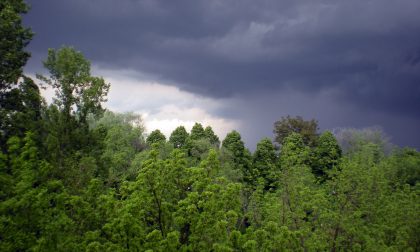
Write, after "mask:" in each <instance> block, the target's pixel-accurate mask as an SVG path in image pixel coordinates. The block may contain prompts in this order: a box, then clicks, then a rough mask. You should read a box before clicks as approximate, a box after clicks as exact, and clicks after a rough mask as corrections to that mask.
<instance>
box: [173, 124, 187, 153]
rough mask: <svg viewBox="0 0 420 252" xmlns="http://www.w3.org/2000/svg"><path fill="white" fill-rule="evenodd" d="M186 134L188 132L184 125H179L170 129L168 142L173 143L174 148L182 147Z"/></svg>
mask: <svg viewBox="0 0 420 252" xmlns="http://www.w3.org/2000/svg"><path fill="white" fill-rule="evenodd" d="M188 136H189V134H188V132H187V130H185V127H184V126H179V127H177V128H176V129H175V130H174V131H172V133H171V136H170V137H169V142H171V143H172V144H173V145H174V148H182V147H184V146H185V144H186V142H187V139H188Z"/></svg>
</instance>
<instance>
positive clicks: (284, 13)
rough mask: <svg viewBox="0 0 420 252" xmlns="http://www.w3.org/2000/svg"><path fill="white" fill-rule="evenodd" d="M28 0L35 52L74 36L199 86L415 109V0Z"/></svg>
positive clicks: (394, 110) (418, 37)
mask: <svg viewBox="0 0 420 252" xmlns="http://www.w3.org/2000/svg"><path fill="white" fill-rule="evenodd" d="M29 3H30V4H31V5H32V10H31V11H30V12H29V14H28V15H27V16H26V18H25V21H26V23H27V24H28V25H30V26H31V27H32V29H33V30H34V31H35V33H36V36H35V38H34V40H33V42H32V43H31V45H30V49H31V50H32V51H33V53H34V55H45V52H46V50H47V48H48V47H59V46H61V45H62V44H67V45H69V44H70V45H74V46H75V47H77V48H78V49H80V50H82V51H83V52H84V53H85V54H86V55H87V56H88V58H90V59H91V60H93V61H94V62H95V63H96V64H100V65H102V66H106V67H110V68H121V69H125V68H130V69H133V70H135V71H139V72H142V73H144V74H148V75H151V76H153V78H155V79H159V80H164V81H166V82H167V83H171V84H174V85H176V86H178V87H180V88H182V89H184V90H188V91H191V92H194V93H198V94H202V95H205V96H212V97H231V96H244V97H246V96H249V94H254V93H255V92H257V91H258V92H259V93H262V94H263V93H264V91H265V93H272V92H283V91H284V90H285V89H288V90H290V89H291V90H295V91H297V92H303V93H305V94H313V95H316V94H319V93H320V92H322V91H323V90H332V91H333V92H332V93H333V94H334V97H333V98H334V100H335V101H336V102H337V104H339V103H347V104H352V105H356V106H358V108H359V109H361V110H362V111H363V110H367V111H370V112H369V113H375V112H378V113H386V114H394V115H398V116H406V117H408V118H411V119H415V118H419V117H420V109H419V108H420V15H419V13H420V2H419V1H418V0H352V1H327V0H318V1H316V0H306V1H292V0H286V1H278V0H272V1H270V0H264V1H236V0H220V1H206V0H203V1H197V0H191V1H187V0H185V1H152V0H146V1H135V0H118V1H117V0H101V1H99V0H91V1H85V0H73V1H64V0H41V1H39V0H37V1H35V0H32V1H29ZM37 60H38V59H37ZM31 65H33V64H32V63H31ZM31 65H30V66H31Z"/></svg>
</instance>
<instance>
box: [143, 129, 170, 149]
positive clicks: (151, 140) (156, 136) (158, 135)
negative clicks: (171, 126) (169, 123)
mask: <svg viewBox="0 0 420 252" xmlns="http://www.w3.org/2000/svg"><path fill="white" fill-rule="evenodd" d="M165 142H166V137H165V135H164V134H163V133H162V132H160V130H158V129H156V130H154V131H152V132H151V133H150V135H149V136H148V137H147V138H146V143H147V144H148V145H149V146H152V145H153V144H155V143H165Z"/></svg>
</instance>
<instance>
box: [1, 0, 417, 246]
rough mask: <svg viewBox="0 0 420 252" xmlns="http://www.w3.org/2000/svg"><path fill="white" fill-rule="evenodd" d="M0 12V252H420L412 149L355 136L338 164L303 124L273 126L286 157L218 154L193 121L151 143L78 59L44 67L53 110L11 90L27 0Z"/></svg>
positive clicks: (28, 89) (228, 149)
mask: <svg viewBox="0 0 420 252" xmlns="http://www.w3.org/2000/svg"><path fill="white" fill-rule="evenodd" d="M0 7H1V9H0V21H2V22H1V23H0V32H1V34H2V40H1V42H0V47H1V48H0V50H1V53H2V69H1V72H0V77H1V84H2V86H1V104H0V105H1V106H0V112H1V116H2V120H1V124H0V126H1V128H0V134H1V138H0V140H1V141H0V144H1V152H0V251H419V250H420V238H419V233H420V219H419V218H418V216H419V212H420V204H419V202H420V198H419V195H420V189H419V183H418V182H419V177H420V176H419V167H420V153H419V152H418V151H416V150H414V149H397V150H394V151H393V152H388V149H387V148H388V147H387V146H388V144H387V142H386V141H385V140H384V137H383V135H382V134H377V133H378V132H376V131H362V132H359V131H356V133H357V134H356V133H355V134H350V137H349V138H348V139H349V140H350V141H347V142H346V145H343V144H342V142H341V140H342V138H340V137H339V135H337V136H338V142H339V143H341V144H342V145H341V146H345V148H344V151H343V153H341V149H340V147H339V144H338V143H337V140H336V139H335V138H334V136H333V135H332V134H331V133H330V132H324V133H323V134H322V135H321V136H320V137H319V138H318V135H317V122H316V121H315V120H311V121H304V120H303V119H302V118H301V117H297V118H291V117H286V118H282V119H281V120H280V121H279V122H276V124H275V126H276V128H275V132H276V134H277V135H276V141H277V142H278V143H280V144H281V148H280V153H278V152H277V150H276V148H275V146H274V145H273V143H272V142H271V141H270V139H268V138H265V139H262V140H261V141H260V142H259V143H258V144H257V148H256V150H255V152H254V154H253V155H251V153H250V152H249V150H247V149H246V148H245V145H244V143H243V141H242V140H241V135H240V134H239V133H238V132H236V131H232V132H231V133H229V134H228V135H227V136H226V138H225V139H224V140H223V143H222V148H220V149H219V139H218V137H217V136H216V135H215V134H214V132H213V130H212V128H211V127H210V126H208V127H206V128H205V129H203V127H202V125H201V124H198V123H196V124H195V125H194V127H193V129H192V131H191V135H190V136H189V135H188V133H187V132H186V130H185V128H183V127H178V128H177V129H176V130H175V131H174V132H173V133H172V134H171V137H170V139H169V143H166V138H165V136H164V135H163V134H162V133H161V132H160V131H159V130H156V131H153V132H152V133H151V134H150V135H149V136H148V138H147V139H146V141H145V140H144V136H143V134H144V127H143V125H142V120H141V117H140V116H138V115H135V114H132V113H125V114H117V113H112V112H109V111H106V112H105V113H102V112H103V110H102V105H101V103H102V102H103V101H104V100H105V96H106V93H107V92H108V88H109V85H108V84H105V81H104V80H103V79H102V78H98V77H92V76H91V75H90V63H89V62H88V61H87V60H86V59H84V57H83V55H82V54H81V53H79V52H77V51H75V50H74V49H72V48H68V47H65V48H62V49H60V50H57V51H56V50H50V51H49V54H48V58H47V60H46V61H45V66H46V68H47V69H48V70H49V71H50V77H49V78H46V77H40V78H41V79H42V80H43V81H44V82H46V83H47V84H49V85H51V86H52V87H53V88H55V89H56V91H57V96H56V98H55V102H54V104H52V105H50V106H48V107H47V106H45V105H44V104H43V103H42V99H41V97H40V95H39V89H38V87H37V86H36V85H35V84H34V82H33V81H32V80H30V79H28V78H23V80H22V82H21V83H19V85H18V86H17V87H12V86H7V85H9V84H16V83H17V79H16V78H18V77H21V76H20V75H21V68H22V66H23V64H24V63H25V62H26V60H27V55H28V54H27V53H25V52H23V47H24V46H25V45H26V43H27V42H28V40H29V39H30V32H29V31H28V30H25V29H24V28H22V27H21V18H20V16H19V14H20V13H24V12H25V11H26V5H25V4H24V3H23V2H22V1H13V2H12V1H7V0H6V1H0ZM9 33H10V34H9ZM3 35H4V36H3ZM9 35H10V36H9ZM3 37H4V38H3ZM14 43H16V44H14ZM8 46H10V48H9V47H8ZM3 52H5V54H4V55H6V56H5V57H3ZM3 63H4V67H3ZM6 84H7V85H6ZM5 87H7V88H9V87H10V88H9V89H8V92H3V91H4V88H5ZM101 115H103V116H102V117H101ZM41 140H42V141H41ZM145 142H146V143H147V144H148V147H150V148H146V144H145ZM320 182H322V183H320Z"/></svg>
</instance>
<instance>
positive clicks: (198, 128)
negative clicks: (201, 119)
mask: <svg viewBox="0 0 420 252" xmlns="http://www.w3.org/2000/svg"><path fill="white" fill-rule="evenodd" d="M205 137H206V134H205V132H204V128H203V125H201V123H195V124H194V126H193V127H192V129H191V134H190V138H191V140H198V139H201V138H205Z"/></svg>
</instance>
